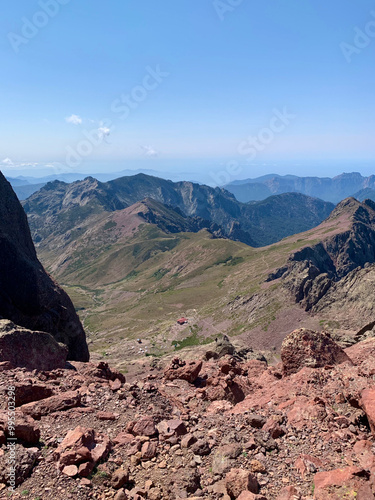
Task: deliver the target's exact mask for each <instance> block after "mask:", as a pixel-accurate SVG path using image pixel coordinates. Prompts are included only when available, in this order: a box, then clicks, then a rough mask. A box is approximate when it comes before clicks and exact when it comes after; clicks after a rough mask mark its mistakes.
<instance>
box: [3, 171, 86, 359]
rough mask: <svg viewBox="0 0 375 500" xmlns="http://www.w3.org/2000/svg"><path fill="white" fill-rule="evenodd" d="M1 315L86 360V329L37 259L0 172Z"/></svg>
mask: <svg viewBox="0 0 375 500" xmlns="http://www.w3.org/2000/svg"><path fill="white" fill-rule="evenodd" d="M0 317H3V318H6V319H10V320H11V321H13V322H14V323H16V324H17V325H21V326H23V327H25V328H29V329H30V330H39V331H43V332H47V333H51V334H52V335H53V336H54V338H55V339H56V340H57V341H58V342H62V343H64V344H65V345H66V346H67V347H68V359H71V360H77V361H88V359H89V352H88V348H87V343H86V337H85V332H84V330H83V328H82V325H81V323H80V321H79V318H78V316H77V314H76V312H75V310H74V307H73V304H72V302H71V300H70V298H69V297H68V295H67V294H66V293H65V292H64V291H63V290H62V289H61V288H60V287H59V286H58V285H57V284H56V283H55V282H54V281H53V280H52V278H51V277H50V276H49V275H48V274H47V273H46V271H45V270H44V268H43V266H42V265H41V263H40V262H39V261H38V258H37V255H36V252H35V248H34V245H33V242H32V239H31V234H30V230H29V227H28V223H27V218H26V215H25V213H24V211H23V209H22V207H21V205H20V203H19V201H18V199H17V197H16V195H15V194H14V192H13V190H12V188H11V186H10V184H9V182H8V181H7V180H6V179H5V177H4V176H3V175H2V174H1V172H0Z"/></svg>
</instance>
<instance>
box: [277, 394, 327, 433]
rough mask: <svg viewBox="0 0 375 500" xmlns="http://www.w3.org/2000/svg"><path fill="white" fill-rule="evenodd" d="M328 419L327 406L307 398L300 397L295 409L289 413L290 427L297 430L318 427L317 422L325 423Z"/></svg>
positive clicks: (294, 406)
mask: <svg viewBox="0 0 375 500" xmlns="http://www.w3.org/2000/svg"><path fill="white" fill-rule="evenodd" d="M326 417H327V412H326V410H325V406H324V405H322V404H320V403H317V402H316V401H314V400H309V399H308V398H307V397H305V396H299V397H298V398H297V400H296V402H295V403H294V405H293V408H292V409H291V410H290V411H289V412H288V413H287V418H288V423H289V425H291V426H293V427H295V428H296V429H303V428H304V427H306V426H308V427H310V428H311V427H316V423H317V422H323V421H324V420H325V419H326Z"/></svg>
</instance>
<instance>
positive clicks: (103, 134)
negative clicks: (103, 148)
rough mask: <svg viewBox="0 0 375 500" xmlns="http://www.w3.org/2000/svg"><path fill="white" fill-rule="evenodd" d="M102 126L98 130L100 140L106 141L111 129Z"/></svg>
mask: <svg viewBox="0 0 375 500" xmlns="http://www.w3.org/2000/svg"><path fill="white" fill-rule="evenodd" d="M100 125H101V126H100V127H99V128H98V135H99V137H100V139H105V138H106V137H108V136H109V135H110V133H111V129H110V128H108V127H106V126H104V125H103V124H100Z"/></svg>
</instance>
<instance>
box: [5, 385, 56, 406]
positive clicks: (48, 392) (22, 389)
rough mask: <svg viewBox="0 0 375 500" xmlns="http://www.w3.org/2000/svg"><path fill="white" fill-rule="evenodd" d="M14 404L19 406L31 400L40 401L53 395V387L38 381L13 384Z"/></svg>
mask: <svg viewBox="0 0 375 500" xmlns="http://www.w3.org/2000/svg"><path fill="white" fill-rule="evenodd" d="M14 388H15V389H14V392H15V398H16V406H21V405H24V404H27V403H31V402H33V401H40V400H41V399H46V398H49V397H51V396H53V389H52V387H49V386H47V385H45V384H40V383H32V381H31V383H30V382H28V383H20V382H16V383H15V384H14Z"/></svg>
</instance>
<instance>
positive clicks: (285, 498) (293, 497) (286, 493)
mask: <svg viewBox="0 0 375 500" xmlns="http://www.w3.org/2000/svg"><path fill="white" fill-rule="evenodd" d="M300 498H301V496H300V494H299V493H298V490H297V488H295V487H294V486H286V487H285V488H283V489H282V490H281V491H280V493H279V494H278V496H277V497H276V500H298V499H300ZM327 500H328V498H327Z"/></svg>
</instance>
